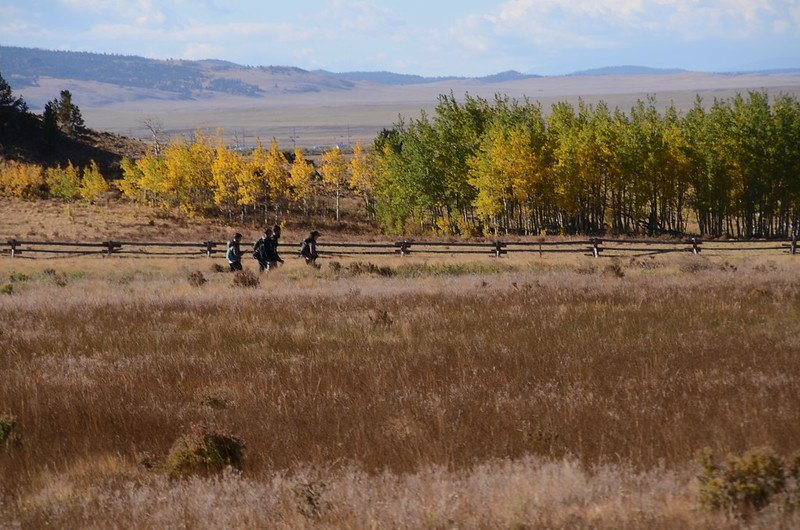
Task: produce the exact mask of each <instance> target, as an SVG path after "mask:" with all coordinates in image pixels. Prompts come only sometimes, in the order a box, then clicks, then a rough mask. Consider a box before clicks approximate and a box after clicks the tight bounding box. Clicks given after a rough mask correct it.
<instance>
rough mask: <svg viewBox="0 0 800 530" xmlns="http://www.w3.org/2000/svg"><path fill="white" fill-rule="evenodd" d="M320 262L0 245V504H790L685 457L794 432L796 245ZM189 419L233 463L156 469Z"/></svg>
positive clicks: (298, 509) (184, 518) (21, 517)
mask: <svg viewBox="0 0 800 530" xmlns="http://www.w3.org/2000/svg"><path fill="white" fill-rule="evenodd" d="M340 261H341V263H340V265H341V267H340V268H337V267H331V266H330V265H329V263H330V261H329V260H325V262H324V265H323V268H322V269H321V270H320V271H315V270H313V269H310V268H307V267H305V266H303V265H302V264H300V263H298V260H291V259H290V260H287V262H288V263H287V265H286V266H285V267H284V268H281V269H278V270H277V271H273V272H271V273H269V274H265V275H263V276H262V277H261V283H260V285H259V286H258V287H256V288H242V287H235V286H234V285H233V284H232V277H231V275H230V274H228V273H217V272H213V268H212V264H213V263H215V262H213V261H211V260H207V259H203V258H201V259H195V260H181V261H168V260H163V259H150V260H137V259H121V258H110V259H102V258H80V259H68V260H21V259H15V260H11V259H8V258H3V259H0V284H8V285H12V286H13V288H12V292H11V294H0V337H2V343H3V354H2V355H1V356H0V373H2V374H3V376H2V377H3V384H2V385H0V414H7V415H13V416H15V417H16V419H17V424H16V427H15V429H16V432H17V433H18V434H19V435H20V437H21V438H20V441H21V445H19V446H13V445H9V446H8V447H6V448H4V449H0V477H2V481H0V513H2V514H3V517H4V520H3V521H0V526H12V527H13V526H15V525H21V526H23V527H33V526H36V527H38V526H44V525H52V526H66V527H75V526H92V527H107V526H123V527H152V526H161V527H174V526H189V527H220V526H227V527H252V526H262V527H280V528H303V527H312V526H322V527H334V528H336V527H341V528H344V527H347V528H350V527H362V528H363V527H382V528H387V527H389V528H420V527H423V528H450V527H492V528H495V527H500V528H511V527H518V528H524V527H570V528H575V527H601V528H620V527H655V528H659V527H660V528H678V527H680V528H692V527H696V528H700V527H709V526H713V527H720V528H739V527H745V526H747V527H757V528H774V527H779V526H784V527H789V526H796V525H798V524H800V520H799V519H798V514H797V512H791V511H787V510H786V509H785V506H786V505H785V503H782V502H778V501H776V502H774V503H773V504H771V505H770V506H768V507H767V508H766V509H765V510H763V511H761V512H760V513H758V514H756V515H754V516H753V517H751V518H748V519H741V518H737V517H736V516H734V515H732V514H729V513H726V512H724V511H721V512H719V511H709V510H708V509H705V508H702V507H701V506H700V503H699V500H698V491H697V489H698V486H697V481H696V479H695V477H696V475H697V473H698V471H699V468H698V464H697V461H696V454H697V452H698V451H699V450H701V449H703V448H705V447H708V448H710V449H711V450H713V451H714V453H715V454H717V455H720V456H725V455H726V454H729V453H730V454H741V453H742V452H743V451H745V450H747V449H750V448H753V447H770V448H772V449H773V450H774V451H776V452H777V453H778V454H780V455H783V456H787V457H788V456H791V455H793V454H794V453H796V452H797V451H798V449H799V447H798V440H800V364H798V363H797V358H798V354H799V353H800V285H798V284H797V282H796V278H797V274H798V272H800V261H797V259H796V258H792V257H790V256H788V255H780V254H777V253H776V254H771V255H756V256H753V255H750V256H748V257H741V255H740V256H738V257H737V256H733V255H732V256H729V257H725V258H703V257H696V256H690V255H680V256H666V257H656V258H633V259H626V260H615V261H611V260H608V259H601V260H591V259H590V258H587V257H583V256H579V257H545V258H541V259H539V258H537V259H531V258H529V257H521V256H514V257H506V258H502V259H501V260H496V259H493V258H489V257H486V258H475V257H469V258H455V257H451V256H443V257H438V258H432V259H423V258H419V257H412V258H402V259H401V258H381V259H380V260H374V261H375V264H376V265H378V266H379V267H382V268H383V272H382V273H380V274H378V273H367V272H365V270H366V269H367V268H366V267H363V266H362V267H359V266H354V265H353V260H345V259H342V260H340ZM218 262H219V261H217V262H216V263H218ZM246 266H248V267H249V268H250V269H253V267H252V264H250V263H246ZM198 270H199V271H200V272H201V273H202V274H203V276H204V277H205V278H206V279H207V280H208V281H207V283H205V284H203V285H201V286H197V285H192V284H191V283H190V282H189V280H188V279H187V278H188V276H189V274H190V273H192V272H195V271H198ZM199 422H202V423H205V424H206V425H210V426H214V427H216V428H219V429H222V430H226V431H228V432H230V433H233V434H235V435H236V436H238V437H240V438H241V439H242V440H243V441H244V442H245V444H246V448H245V460H244V465H243V468H242V471H241V472H232V471H231V472H226V473H224V474H222V475H217V476H214V475H212V476H203V475H200V476H190V477H186V478H171V477H170V476H169V475H168V473H167V470H166V456H167V454H168V452H169V450H170V448H171V447H172V446H173V444H174V442H175V440H176V439H178V438H179V437H180V436H181V435H182V434H184V433H185V432H187V430H188V429H189V427H190V425H191V424H193V423H199Z"/></svg>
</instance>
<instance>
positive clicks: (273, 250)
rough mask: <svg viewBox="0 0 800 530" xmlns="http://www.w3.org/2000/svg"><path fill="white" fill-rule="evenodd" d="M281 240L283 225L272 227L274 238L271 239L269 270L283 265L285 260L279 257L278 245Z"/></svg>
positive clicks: (268, 259)
mask: <svg viewBox="0 0 800 530" xmlns="http://www.w3.org/2000/svg"><path fill="white" fill-rule="evenodd" d="M280 238H281V225H277V224H276V225H275V226H273V227H272V237H271V238H270V240H269V242H270V246H269V251H268V252H267V264H268V265H269V266H268V267H267V268H268V269H274V268H275V267H277V266H278V264H279V263H280V264H281V265H283V260H282V259H281V257H280V256H279V255H278V243H279V240H280Z"/></svg>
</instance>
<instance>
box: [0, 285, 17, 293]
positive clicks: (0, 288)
mask: <svg viewBox="0 0 800 530" xmlns="http://www.w3.org/2000/svg"><path fill="white" fill-rule="evenodd" d="M0 294H14V286H13V285H12V284H10V283H4V284H3V285H0Z"/></svg>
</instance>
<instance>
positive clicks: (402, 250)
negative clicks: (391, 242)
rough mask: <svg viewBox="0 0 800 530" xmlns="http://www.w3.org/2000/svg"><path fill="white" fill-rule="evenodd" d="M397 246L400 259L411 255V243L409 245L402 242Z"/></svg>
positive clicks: (404, 241) (406, 242)
mask: <svg viewBox="0 0 800 530" xmlns="http://www.w3.org/2000/svg"><path fill="white" fill-rule="evenodd" d="M399 245H400V257H401V258H402V257H403V256H405V255H406V254H410V253H411V250H410V249H411V243H409V242H408V241H406V240H403V242H402V243H399Z"/></svg>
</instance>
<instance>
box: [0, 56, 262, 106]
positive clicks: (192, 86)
mask: <svg viewBox="0 0 800 530" xmlns="http://www.w3.org/2000/svg"><path fill="white" fill-rule="evenodd" d="M229 64H231V65H232V63H229ZM234 66H236V65H234ZM236 68H243V67H240V66H236ZM0 69H2V71H3V72H4V74H5V76H6V78H7V79H8V81H9V82H10V83H11V85H12V86H13V87H14V88H16V89H19V88H23V87H25V86H33V85H36V83H37V80H38V78H39V77H55V78H59V79H75V80H79V81H98V82H102V83H109V84H113V85H119V86H126V87H136V88H149V89H156V90H164V91H167V92H175V93H177V94H180V95H182V96H184V97H190V96H191V95H192V92H194V91H199V90H211V91H215V92H225V93H229V94H238V95H246V96H252V95H258V94H260V93H261V92H262V90H261V89H260V88H259V87H258V86H256V85H252V84H248V83H245V82H243V81H241V80H240V79H224V78H216V77H213V76H210V75H209V74H208V71H209V70H216V71H222V70H224V69H223V68H221V67H220V65H218V64H216V63H211V64H208V62H198V61H160V60H155V59H146V58H144V57H137V56H133V55H113V54H100V53H88V52H69V51H52V50H40V49H35V48H19V47H14V46H0Z"/></svg>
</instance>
